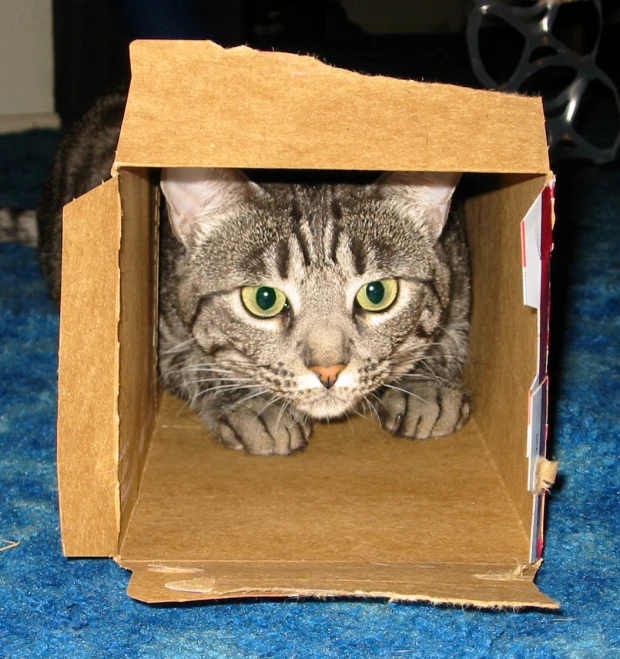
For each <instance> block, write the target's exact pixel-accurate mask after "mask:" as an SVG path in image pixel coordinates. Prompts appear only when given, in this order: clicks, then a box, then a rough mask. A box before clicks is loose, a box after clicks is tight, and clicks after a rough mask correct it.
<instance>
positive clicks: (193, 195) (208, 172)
mask: <svg viewBox="0 0 620 659" xmlns="http://www.w3.org/2000/svg"><path fill="white" fill-rule="evenodd" d="M161 189H162V192H163V193H164V196H165V197H166V204H167V207H168V216H169V219H170V223H171V225H172V228H173V230H174V233H175V234H176V236H177V238H178V239H179V240H180V241H181V242H182V243H183V244H184V245H185V246H186V247H188V246H189V245H192V244H194V245H195V244H198V243H200V242H201V241H202V240H204V239H205V238H206V237H207V236H208V235H209V233H211V232H212V231H213V230H214V229H216V228H217V227H219V226H221V225H222V224H223V223H225V222H226V220H227V219H228V218H230V217H232V216H233V215H234V212H235V210H236V209H237V208H238V207H239V205H240V204H243V203H245V202H247V201H249V200H250V199H251V198H252V197H253V196H256V195H261V193H262V188H260V186H258V185H257V184H256V183H252V181H250V180H249V179H248V178H247V177H246V176H245V174H243V172H241V171H239V170H238V169H209V168H206V167H173V168H172V167H171V168H167V169H163V170H162V173H161Z"/></svg>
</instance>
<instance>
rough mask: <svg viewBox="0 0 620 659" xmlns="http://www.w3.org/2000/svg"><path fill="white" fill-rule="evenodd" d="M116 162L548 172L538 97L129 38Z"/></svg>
mask: <svg viewBox="0 0 620 659" xmlns="http://www.w3.org/2000/svg"><path fill="white" fill-rule="evenodd" d="M131 62H132V82H131V89H130V93H129V100H128V104H127V109H126V112H125V119H124V122H123V128H122V131H121V136H120V142H119V147H118V152H117V158H116V163H115V168H119V167H122V166H127V165H135V166H155V167H158V166H167V167H201V166H202V167H247V168H274V169H278V168H285V169H346V170H386V171H387V170H412V171H415V170H420V171H421V170H435V171H458V172H463V171H467V172H489V171H493V172H515V173H547V172H548V170H549V161H548V155H547V139H546V134H545V128H544V114H543V109H542V102H541V100H540V99H539V98H528V97H524V96H517V95H514V94H512V95H508V94H502V93H498V92H490V91H481V90H473V89H466V88H463V87H456V86H453V85H444V84H428V83H420V82H414V81H406V80H397V79H392V78H385V77H380V76H366V75H360V74H357V73H353V72H350V71H344V70H341V69H337V68H334V67H331V66H328V65H326V64H323V63H322V62H320V61H318V60H316V59H314V58H311V57H301V56H298V55H290V54H285V53H276V52H259V51H255V50H252V49H250V48H247V47H239V48H232V49H229V50H226V49H223V48H221V47H220V46H217V45H216V44H214V43H211V42H208V41H206V42H199V41H136V42H134V43H132V45H131Z"/></svg>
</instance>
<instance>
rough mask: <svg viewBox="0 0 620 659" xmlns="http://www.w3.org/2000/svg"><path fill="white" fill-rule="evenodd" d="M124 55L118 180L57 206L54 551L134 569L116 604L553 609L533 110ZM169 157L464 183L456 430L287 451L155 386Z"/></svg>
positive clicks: (198, 59)
mask: <svg viewBox="0 0 620 659" xmlns="http://www.w3.org/2000/svg"><path fill="white" fill-rule="evenodd" d="M131 58H132V70H133V79H132V83H131V90H130V95H129V101H128V105H127V110H126V114H125V119H124V123H123V128H122V132H121V136H120V142H119V146H118V152H117V158H116V163H115V166H114V177H113V178H112V179H111V180H110V181H108V182H106V183H103V184H102V185H100V186H99V187H98V188H96V189H95V190H93V191H92V192H90V193H89V194H87V195H85V196H83V197H81V198H79V199H77V200H76V201H74V202H72V203H71V204H69V205H68V206H67V207H66V210H65V220H64V222H65V225H64V245H63V300H62V310H61V334H60V376H59V419H58V476H59V488H60V515H61V526H62V541H63V547H64V552H65V554H66V555H67V556H112V557H114V559H115V560H116V561H117V562H118V563H119V564H120V565H121V566H123V567H124V568H128V569H130V570H131V571H132V572H133V576H132V579H131V583H130V585H129V594H130V595H131V596H132V597H135V598H137V599H140V600H144V601H147V602H179V601H188V600H199V599H217V598H231V597H234V598H237V597H246V596H248V597H255V596H291V595H317V596H326V595H346V596H373V597H374V596H380V597H387V598H394V599H398V600H425V601H430V602H434V603H438V602H451V603H457V604H473V605H476V606H481V607H504V606H505V607H523V606H535V607H543V608H554V607H557V604H556V603H555V602H554V601H552V600H551V599H550V598H548V597H547V596H545V595H544V594H542V593H541V592H540V591H539V590H538V589H537V587H536V586H535V585H534V583H533V577H534V574H535V572H536V570H537V567H538V565H539V562H540V557H541V551H542V510H543V499H544V493H545V489H546V488H547V487H548V486H549V485H550V483H551V482H552V480H553V474H551V475H549V472H553V465H550V464H549V463H547V462H546V460H545V459H544V444H545V432H546V390H547V387H546V383H547V375H546V362H547V328H548V304H549V302H548V261H549V253H550V249H551V237H550V236H551V233H550V232H551V225H552V185H553V177H552V175H551V173H550V171H549V163H548V157H547V143H546V137H545V127H544V116H543V111H542V105H541V102H540V100H539V99H534V98H525V97H520V96H516V95H505V94H499V93H495V92H487V91H476V90H471V89H463V88H459V87H454V86H450V85H440V84H424V83H419V82H411V81H403V80H392V79H388V78H382V77H370V76H362V75H359V74H356V73H352V72H348V71H342V70H338V69H335V68H331V67H329V66H326V65H325V64H323V63H321V62H319V61H316V60H314V59H312V58H309V57H300V56H295V55H287V54H281V53H261V52H255V51H253V50H250V49H248V48H235V49H231V50H224V49H222V48H220V47H218V46H216V45H214V44H212V43H210V42H174V41H169V42H166V41H157V42H148V41H143V42H135V43H134V44H133V45H132V49H131ZM162 166H166V167H176V166H178V167H181V166H183V167H186V166H205V167H244V168H288V169H296V168H297V169H299V168H307V169H346V170H413V171H416V170H427V171H450V172H452V171H457V172H469V173H471V175H467V176H466V177H465V179H466V185H468V186H469V190H468V199H467V204H466V209H467V224H468V233H469V240H470V244H471V255H472V263H473V272H474V275H473V291H474V310H473V319H472V349H471V360H470V367H469V369H468V372H467V385H468V387H469V388H470V390H471V392H472V397H473V405H474V412H473V417H472V419H471V421H469V423H468V424H467V425H466V427H465V428H464V429H463V430H461V431H460V432H458V433H456V434H455V435H454V436H452V437H448V438H444V439H435V440H429V441H421V442H414V441H409V440H406V439H402V438H396V437H392V436H390V435H388V434H387V433H384V432H382V431H381V429H380V428H379V427H378V426H377V424H376V423H374V422H373V421H372V420H371V419H357V420H352V421H351V422H350V423H346V422H344V423H338V424H331V425H329V426H328V425H321V426H319V427H317V428H316V430H315V433H314V436H313V438H312V440H311V442H310V445H309V447H308V448H307V450H305V451H303V452H301V453H298V454H293V455H291V456H289V457H286V458H278V457H269V458H265V457H252V456H249V455H246V454H241V453H239V452H235V451H231V450H229V449H226V448H224V447H223V446H221V445H220V444H218V443H217V442H216V441H214V440H213V439H212V438H210V437H208V435H207V432H206V431H205V430H204V428H202V427H201V426H200V424H199V423H198V421H197V420H196V419H195V418H194V417H193V416H192V414H191V413H189V412H188V411H187V408H186V407H184V405H183V404H182V403H181V402H180V401H178V400H176V399H174V398H172V397H171V396H170V395H169V394H166V393H164V392H161V391H158V387H157V379H156V343H157V323H156V318H157V285H156V282H157V257H156V254H157V249H156V246H157V234H158V231H157V208H158V193H157V191H156V189H154V187H153V186H152V184H151V182H150V177H149V169H150V168H159V167H162ZM93 237H96V239H93ZM524 295H525V299H524ZM526 302H527V304H526Z"/></svg>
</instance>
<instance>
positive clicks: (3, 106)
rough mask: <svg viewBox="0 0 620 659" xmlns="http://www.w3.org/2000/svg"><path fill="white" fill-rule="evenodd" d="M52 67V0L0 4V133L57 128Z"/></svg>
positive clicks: (2, 0)
mask: <svg viewBox="0 0 620 659" xmlns="http://www.w3.org/2000/svg"><path fill="white" fill-rule="evenodd" d="M53 66H54V62H53V47H52V0H0V130H8V129H11V127H13V128H14V129H19V128H26V127H29V126H34V125H55V124H57V122H58V120H57V118H56V116H55V114H54V69H53ZM22 124H23V125H22Z"/></svg>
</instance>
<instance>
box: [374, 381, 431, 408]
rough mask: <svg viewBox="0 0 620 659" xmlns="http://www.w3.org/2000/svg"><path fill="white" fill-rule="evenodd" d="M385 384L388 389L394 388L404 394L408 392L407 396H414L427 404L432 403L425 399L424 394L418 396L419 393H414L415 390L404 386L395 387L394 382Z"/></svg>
mask: <svg viewBox="0 0 620 659" xmlns="http://www.w3.org/2000/svg"><path fill="white" fill-rule="evenodd" d="M383 386H384V387H387V388H388V389H394V390H395V391H401V392H402V393H403V394H407V396H413V397H414V398H417V399H418V400H419V401H421V402H422V403H424V404H425V405H430V403H429V402H428V401H427V400H424V398H422V396H418V395H417V394H414V393H413V391H407V389H403V388H402V387H395V386H394V385H392V384H384V385H383Z"/></svg>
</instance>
